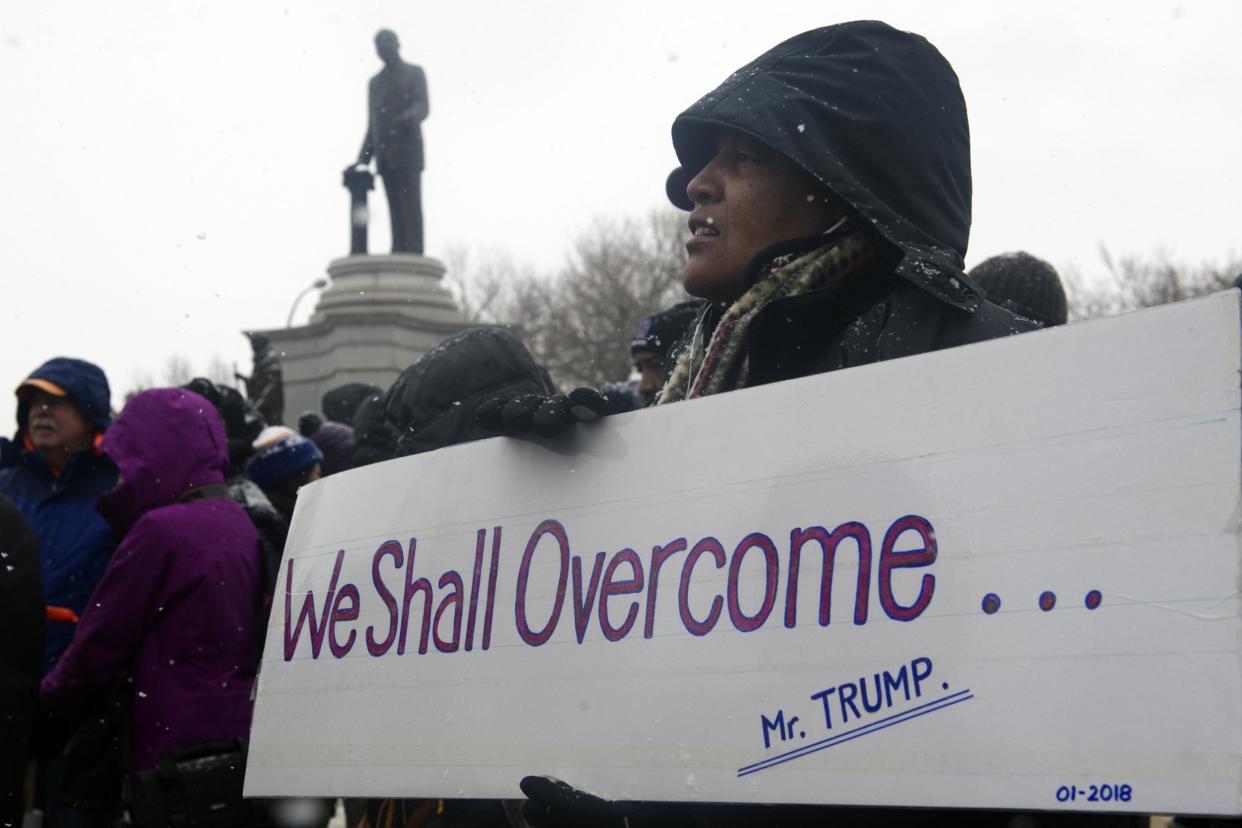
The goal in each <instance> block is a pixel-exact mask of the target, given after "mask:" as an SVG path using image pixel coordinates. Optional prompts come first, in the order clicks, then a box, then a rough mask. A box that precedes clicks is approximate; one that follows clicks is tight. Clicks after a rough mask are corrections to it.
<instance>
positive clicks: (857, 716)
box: [737, 656, 974, 777]
mask: <svg viewBox="0 0 1242 828" xmlns="http://www.w3.org/2000/svg"><path fill="white" fill-rule="evenodd" d="M932 670H933V665H932V660H931V659H930V658H928V657H926V656H919V657H917V658H914V659H912V660H911V661H910V662H909V663H908V664H903V665H901V666H900V667H898V668H896V669H890V670H881V671H879V672H876V673H873V674H872V675H870V676H862V677H860V678H858V679H857V680H852V681H843V682H838V683H836V684H834V685H832V686H830V687H825V688H824V689H822V690H819V691H817V692H815V693H812V694H811V695H810V699H811V701H814V702H818V703H819V704H818V707H817V709H816V712H817V713H818V714H820V715H822V717H823V718H822V723H823V725H822V726H823V732H820V733H817V734H814V733H813V734H812V735H813V736H818V738H816V739H815V740H814V741H812V742H805V740H806V739H807V738H808V733H807V729H806V727H803V726H799V722H800V721H802V719H801V716H798V715H793V714H792V713H791V712H790V711H789V710H788V709H786V708H780V709H778V710H777V711H776V712H775V713H774V714H772V715H768V714H767V713H761V714H760V716H759V724H760V729H761V731H762V735H763V747H764V748H765V749H770V748H771V747H772V746H773V745H774V744H776V745H781V744H782V743H787V742H791V741H792V742H798V743H801V744H799V746H798V747H794V748H792V749H789V750H786V751H784V752H783V753H780V754H777V755H775V756H769V757H766V758H764V759H761V760H760V761H758V762H755V763H753V764H750V765H746V766H745V767H741V768H738V771H737V775H738V776H739V777H740V776H748V775H750V774H752V773H758V772H759V771H762V770H767V769H768V768H771V767H775V766H776V765H780V764H784V763H785V762H792V761H793V760H794V759H801V758H802V757H803V756H809V755H810V754H812V753H817V752H819V751H821V750H825V749H827V748H830V747H835V746H836V745H839V744H842V743H844V742H850V741H853V740H854V739H858V738H861V737H863V736H868V735H870V734H872V733H876V732H878V731H881V730H885V729H887V728H890V727H893V726H894V725H899V724H903V723H905V722H908V721H911V720H912V719H917V718H919V717H921V716H926V715H927V714H929V713H935V712H936V711H938V710H944V709H945V708H946V707H952V706H953V705H956V704H960V703H961V702H964V701H969V700H970V699H973V698H974V694H972V693H971V691H969V690H957V691H950V688H949V683H948V682H947V681H941V682H940V684H939V686H938V687H935V688H933V685H935V682H932V681H930V679H931V675H932ZM937 690H938V691H939V694H937ZM819 720H820V719H819V716H812V717H811V719H810V721H819ZM815 727H816V726H814V725H812V726H811V729H812V730H813V731H814V730H815ZM825 733H826V734H827V735H826V736H825V735H824V734H825Z"/></svg>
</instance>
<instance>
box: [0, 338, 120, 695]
mask: <svg viewBox="0 0 1242 828" xmlns="http://www.w3.org/2000/svg"><path fill="white" fill-rule="evenodd" d="M17 399H18V405H17V426H18V432H17V437H16V439H15V440H14V441H13V442H11V443H10V442H9V441H7V440H0V442H3V443H5V444H6V445H3V446H0V449H3V451H0V456H2V457H3V461H2V462H0V494H3V495H5V496H6V497H8V498H9V499H10V500H12V501H13V502H14V504H16V505H17V507H18V508H19V509H20V510H21V511H22V514H23V515H24V516H25V518H26V520H27V521H28V522H29V523H30V525H31V527H32V528H33V529H34V533H35V536H36V537H37V538H38V539H39V562H40V564H41V566H42V569H43V591H44V595H45V599H46V601H47V605H48V606H49V607H54V608H56V609H54V610H51V611H50V612H49V619H50V623H49V624H48V631H47V649H46V653H45V660H44V665H43V669H44V672H45V673H46V672H47V671H49V670H51V668H52V666H53V665H54V664H55V663H56V659H57V658H59V657H60V654H61V653H62V652H63V651H64V650H65V648H66V647H68V646H69V640H70V639H71V638H72V637H73V629H74V624H73V623H72V622H73V621H74V620H76V616H78V615H80V614H81V613H82V610H83V609H84V608H85V607H86V602H87V599H88V598H89V597H90V594H91V591H92V590H93V589H94V588H95V584H97V583H98V582H99V579H100V578H101V577H102V576H103V572H104V569H105V568H106V567H107V565H108V559H109V558H110V557H111V556H112V550H113V549H114V548H115V547H116V542H115V540H114V539H113V537H112V530H111V529H110V528H109V527H108V524H107V523H105V522H104V520H103V518H102V517H101V516H100V515H99V514H98V513H97V512H96V511H95V500H96V499H97V498H98V497H99V496H100V495H102V494H103V493H104V492H107V491H109V490H110V489H112V488H113V486H115V485H116V478H117V472H116V466H114V465H113V464H112V461H111V460H109V459H108V458H107V457H105V456H104V455H102V454H100V453H99V451H98V448H97V446H98V444H99V441H100V439H101V438H102V436H103V432H104V430H105V429H107V427H108V425H109V423H110V422H111V421H112V417H111V414H110V409H111V391H110V389H109V388H108V379H107V377H105V376H104V372H103V371H102V370H100V369H99V367H98V366H96V365H93V364H91V363H89V362H86V361H85V360H81V359H71V358H68V357H56V358H55V359H50V360H48V361H47V362H45V363H44V364H43V365H41V366H39V367H38V368H37V369H36V370H35V371H34V372H33V373H32V374H31V375H30V376H29V377H27V378H26V379H25V380H24V381H23V382H22V384H21V385H19V386H18V387H17Z"/></svg>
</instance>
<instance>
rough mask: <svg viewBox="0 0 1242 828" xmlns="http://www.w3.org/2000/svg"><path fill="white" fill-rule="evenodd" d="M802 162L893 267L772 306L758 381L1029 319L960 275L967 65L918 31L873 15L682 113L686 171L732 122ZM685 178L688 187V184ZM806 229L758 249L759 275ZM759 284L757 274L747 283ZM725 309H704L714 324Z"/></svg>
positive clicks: (740, 76) (765, 64)
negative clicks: (957, 68) (959, 71)
mask: <svg viewBox="0 0 1242 828" xmlns="http://www.w3.org/2000/svg"><path fill="white" fill-rule="evenodd" d="M722 127H725V128H730V129H733V130H737V131H740V132H743V133H745V134H747V135H749V136H751V137H753V138H755V139H757V140H759V141H761V142H763V143H764V144H766V145H768V146H770V147H772V148H773V149H775V150H777V151H779V152H781V153H782V154H784V155H785V156H787V157H789V158H791V159H792V160H793V161H794V162H796V163H797V164H798V165H799V166H801V167H802V168H803V169H804V170H806V171H807V172H808V173H809V174H810V175H811V176H812V177H813V178H815V179H816V180H817V181H819V182H820V183H822V184H823V185H825V186H826V187H827V188H828V189H830V190H831V191H832V192H833V193H834V194H835V195H836V196H837V197H838V198H839V199H841V200H842V201H844V202H845V203H846V204H847V205H848V206H849V208H850V209H851V210H852V211H853V212H854V213H855V214H856V215H857V216H858V217H859V218H861V219H862V221H863V225H864V227H865V228H867V229H868V234H869V236H871V237H872V239H873V240H874V242H875V243H876V245H877V246H878V247H879V248H880V256H879V260H880V263H878V264H876V265H873V266H872V267H870V268H868V270H867V271H866V272H862V273H856V274H852V275H851V276H850V278H849V279H848V280H847V281H846V283H845V284H844V285H842V286H839V287H830V288H824V289H821V290H818V291H812V292H810V293H808V294H804V295H801V296H796V297H790V298H787V299H784V300H778V301H775V302H773V303H772V304H771V305H769V306H768V307H767V308H765V309H764V311H763V312H762V313H761V317H760V318H757V319H756V320H755V321H754V323H752V327H751V341H750V343H749V356H750V359H751V362H750V382H751V384H759V383H762V382H770V381H773V380H778V379H787V378H790V377H797V376H804V375H806V374H812V373H817V372H820V371H827V370H833V369H835V368H844V367H848V366H851V365H861V364H866V363H869V362H876V361H880V360H885V359H894V358H897V357H901V356H908V355H910V354H916V353H922V352H925V351H932V350H936V349H939V348H947V347H952V346H955V345H964V344H967V343H970V342H978V341H981V340H984V339H990V338H993V337H997V336H1005V335H1008V334H1011V333H1017V332H1020V331H1025V330H1031V329H1033V328H1034V327H1036V326H1034V325H1033V324H1032V323H1030V322H1028V321H1026V320H1023V319H1021V318H1020V317H1017V316H1015V315H1014V314H1012V313H1010V312H1008V311H1005V310H1003V309H1001V308H999V307H997V306H995V305H992V304H990V303H987V302H986V301H985V300H984V296H983V292H982V291H981V290H980V289H979V288H978V287H977V286H976V285H975V284H974V283H973V282H971V281H970V280H969V279H968V278H967V277H966V276H965V274H964V273H963V272H962V267H963V260H964V256H965V254H966V243H967V239H968V237H969V235H970V223H971V178H970V129H969V126H968V124H967V119H966V105H965V101H964V100H963V98H962V93H961V89H960V87H959V85H958V81H957V76H956V75H955V74H954V72H953V69H952V67H951V66H950V65H949V63H948V61H946V60H945V59H944V57H943V56H942V55H941V54H940V53H939V52H938V51H937V50H936V48H935V47H934V46H932V45H931V44H930V43H928V42H927V41H926V40H924V39H923V38H922V37H919V36H918V35H914V34H910V33H908V32H901V31H898V30H896V29H894V28H892V27H891V26H888V25H887V24H884V23H879V22H876V21H858V22H853V23H843V24H840V25H836V26H828V27H826V28H822V29H815V30H813V31H809V32H804V33H803V34H800V35H797V36H796V37H793V38H790V39H789V40H787V41H785V42H784V43H781V44H780V45H778V46H776V47H775V48H773V49H771V50H770V51H768V52H766V53H765V54H763V55H762V56H760V57H759V58H757V59H755V60H754V61H752V62H751V63H749V64H747V65H746V66H744V67H743V68H741V69H739V70H738V71H737V72H734V73H733V74H732V75H730V76H729V78H728V79H727V80H726V81H725V82H724V83H722V84H721V85H720V86H719V87H718V88H716V89H715V90H713V91H712V92H710V93H708V94H707V95H705V96H704V97H703V98H701V99H700V100H699V101H698V102H697V103H695V104H694V105H693V106H691V107H690V108H689V109H687V110H686V111H685V112H683V113H682V114H681V115H680V116H678V117H677V119H676V120H675V121H674V123H673V144H674V147H675V148H676V150H677V156H678V159H679V160H680V161H681V163H682V167H681V169H680V170H678V171H676V172H675V173H674V175H673V176H671V177H670V182H669V196H670V198H672V199H673V200H674V202H675V203H678V204H679V205H680V206H683V207H686V208H687V209H688V207H689V203H688V201H687V200H686V196H685V194H684V192H680V190H684V187H685V182H686V181H688V180H689V179H690V178H691V177H693V175H695V174H696V173H697V172H698V171H699V170H700V169H702V168H703V166H704V165H705V164H706V163H707V162H708V161H709V160H710V158H711V155H712V153H714V151H715V141H714V136H715V135H716V133H717V132H718V131H719V130H720V128H722ZM679 185H680V186H679ZM820 243H822V239H818V238H817V239H804V240H793V241H790V242H786V243H784V244H781V245H777V246H776V247H774V248H770V249H768V250H765V251H762V252H760V253H759V254H758V255H756V256H755V258H754V260H753V261H752V262H751V265H750V268H749V271H748V275H749V276H750V279H751V281H753V280H754V279H755V278H757V276H758V274H760V273H761V272H762V271H763V269H764V267H765V266H766V265H767V264H768V263H769V262H771V261H772V260H773V259H774V258H775V257H776V256H777V255H779V254H780V253H785V252H790V251H793V250H799V251H802V250H811V249H813V248H814V247H815V246H817V245H818V244H820ZM747 284H750V282H747ZM718 313H719V311H717V310H714V309H711V310H709V311H708V312H707V317H706V319H705V322H706V328H707V330H711V328H712V327H713V325H714V321H715V318H716V316H717V315H718Z"/></svg>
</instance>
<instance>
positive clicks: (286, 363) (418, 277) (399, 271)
mask: <svg viewBox="0 0 1242 828" xmlns="http://www.w3.org/2000/svg"><path fill="white" fill-rule="evenodd" d="M444 272H445V269H444V265H443V264H441V263H440V262H439V261H438V260H436V259H433V258H430V257H428V256H418V255H413V254H409V253H394V254H391V255H379V256H374V255H366V256H346V257H345V258H341V259H335V260H333V261H332V262H331V263H330V264H329V265H328V275H329V277H330V278H331V284H330V286H329V287H328V288H326V289H325V290H324V291H323V292H322V293H321V294H320V295H319V302H318V304H317V305H316V307H315V311H314V313H313V314H312V315H311V318H310V321H309V322H308V324H306V325H303V326H300V327H296V328H278V329H274V330H267V331H260V333H262V334H263V335H264V336H266V337H268V338H269V339H270V340H271V342H272V345H273V347H274V348H275V349H276V353H277V354H278V355H279V357H280V365H281V370H282V373H283V375H284V394H285V419H286V420H287V421H289V422H291V423H292V422H295V421H296V420H297V417H298V415H299V414H301V413H302V412H303V411H306V410H310V409H314V410H316V411H317V410H319V407H320V398H321V397H322V396H323V393H324V392H325V391H328V390H329V389H332V388H335V387H336V386H338V385H342V384H344V383H347V382H365V383H371V384H374V385H378V386H379V387H381V388H387V387H388V386H389V385H391V384H392V382H393V380H395V379H396V378H397V375H398V374H400V373H401V372H402V371H403V370H405V368H406V367H407V366H409V365H410V363H412V362H414V361H415V360H417V359H418V358H419V357H420V356H422V355H423V354H425V353H427V352H428V351H430V350H431V349H432V348H434V347H435V346H436V345H438V344H439V343H440V341H441V340H443V339H444V338H445V337H447V336H450V335H452V334H454V333H457V332H458V331H460V330H463V329H465V328H467V327H469V325H467V323H466V320H465V318H464V317H463V316H462V313H461V310H460V309H459V308H458V307H457V303H456V301H455V300H454V299H453V295H452V293H450V292H449V290H448V289H447V288H445V287H444V286H443V285H442V284H441V280H442V279H443V277H444Z"/></svg>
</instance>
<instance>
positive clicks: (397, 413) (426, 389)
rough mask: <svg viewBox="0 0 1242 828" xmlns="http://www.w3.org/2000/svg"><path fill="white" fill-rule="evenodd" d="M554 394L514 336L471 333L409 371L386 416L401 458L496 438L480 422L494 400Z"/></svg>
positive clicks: (494, 330)
mask: <svg viewBox="0 0 1242 828" xmlns="http://www.w3.org/2000/svg"><path fill="white" fill-rule="evenodd" d="M554 393H556V389H555V388H554V387H553V385H552V380H551V378H550V377H549V376H548V372H547V371H546V370H545V369H544V368H543V367H542V366H541V365H539V364H538V363H537V362H535V358H534V357H532V356H531V355H530V351H528V350H526V346H524V345H523V344H522V343H521V342H519V341H518V340H517V339H516V338H514V336H513V335H512V334H511V333H509V332H508V331H506V330H504V329H502V328H471V329H470V330H466V331H462V332H461V333H457V334H454V335H453V336H450V337H449V338H448V339H446V340H444V341H443V342H441V343H440V344H439V345H437V346H436V347H435V348H433V349H432V350H430V351H428V352H427V353H426V354H424V355H423V356H422V357H421V358H420V359H419V360H418V361H417V362H415V363H414V364H413V365H411V366H410V367H409V368H406V369H405V371H404V372H403V373H402V374H401V376H400V377H398V378H397V381H396V382H395V383H393V385H392V388H390V389H389V390H388V395H387V403H386V407H385V415H386V417H387V419H388V422H390V423H392V424H393V426H395V427H396V428H397V430H398V439H397V453H398V454H400V455H405V454H418V453H419V452H424V451H432V450H434V449H438V448H441V447H443V446H447V445H452V444H454V443H464V442H467V441H469V440H478V439H482V438H484V437H491V436H493V435H492V434H491V433H489V432H486V431H484V430H483V429H481V428H480V427H479V426H478V424H477V423H476V422H475V413H476V412H477V410H478V408H479V406H480V405H481V404H483V403H484V402H486V401H487V400H490V399H492V398H493V397H501V398H504V399H513V398H514V397H520V396H522V395H523V394H541V395H548V394H554Z"/></svg>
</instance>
